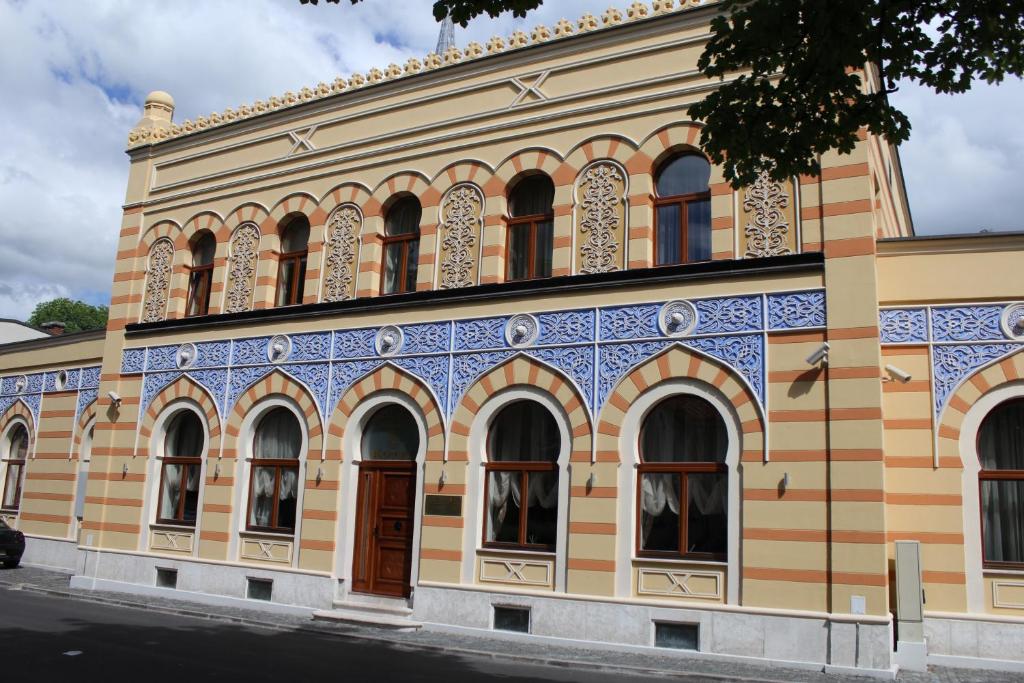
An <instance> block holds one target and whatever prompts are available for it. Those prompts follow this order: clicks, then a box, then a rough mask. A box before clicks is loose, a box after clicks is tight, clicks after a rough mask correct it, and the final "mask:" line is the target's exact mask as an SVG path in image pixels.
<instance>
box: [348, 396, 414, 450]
mask: <svg viewBox="0 0 1024 683" xmlns="http://www.w3.org/2000/svg"><path fill="white" fill-rule="evenodd" d="M419 446H420V432H419V428H418V427H417V426H416V419H415V418H414V417H413V416H412V413H410V412H409V411H408V410H407V409H406V408H405V407H404V406H400V405H397V404H394V403H392V404H389V405H386V406H384V407H382V408H379V409H378V410H377V411H376V412H374V413H373V415H371V416H370V419H369V420H368V421H367V423H366V428H365V429H364V430H363V442H362V449H361V450H362V456H363V459H364V460H406V461H410V460H415V459H416V453H417V452H418V451H419Z"/></svg>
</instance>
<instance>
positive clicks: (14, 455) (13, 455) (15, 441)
mask: <svg viewBox="0 0 1024 683" xmlns="http://www.w3.org/2000/svg"><path fill="white" fill-rule="evenodd" d="M9 439H10V441H9V446H8V450H7V457H8V458H9V459H11V460H24V459H25V456H26V454H27V453H28V430H26V429H25V427H24V426H22V425H20V424H19V425H17V426H16V427H15V428H14V429H12V430H11V435H10V437H9Z"/></svg>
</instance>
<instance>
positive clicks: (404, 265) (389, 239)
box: [380, 195, 423, 296]
mask: <svg viewBox="0 0 1024 683" xmlns="http://www.w3.org/2000/svg"><path fill="white" fill-rule="evenodd" d="M409 200H415V201H416V204H417V206H418V207H419V210H420V217H419V220H418V221H417V222H416V230H414V231H412V232H406V233H402V234H399V235H389V234H388V218H389V217H390V214H391V212H392V211H394V210H395V207H397V206H398V205H399V204H401V203H402V202H405V201H409ZM422 223H423V203H422V202H421V201H420V200H419V197H417V196H415V195H404V196H399V197H397V198H396V199H395V201H394V202H392V203H391V206H389V207H388V210H387V211H386V212H385V214H384V233H383V236H382V237H381V251H380V256H381V269H380V293H381V296H391V295H393V294H408V293H410V292H415V291H416V287H417V284H418V283H417V281H418V280H419V254H420V251H419V241H420V237H421V236H422V233H423V231H422V230H421V227H420V226H421V225H422ZM414 241H415V242H416V243H417V245H416V247H417V248H416V258H417V262H416V263H415V264H414V265H415V266H416V274H415V277H414V278H413V284H412V288H411V289H410V288H409V246H410V244H411V243H412V242H414ZM392 244H397V245H399V248H400V249H401V259H400V260H401V266H400V267H399V269H398V272H399V274H400V277H399V278H398V287H397V289H395V291H393V292H388V291H385V289H386V287H387V282H388V247H389V246H390V245H392Z"/></svg>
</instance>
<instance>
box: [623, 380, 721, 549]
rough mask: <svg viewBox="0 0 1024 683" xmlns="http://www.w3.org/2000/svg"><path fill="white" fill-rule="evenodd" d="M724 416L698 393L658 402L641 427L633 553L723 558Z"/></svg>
mask: <svg viewBox="0 0 1024 683" xmlns="http://www.w3.org/2000/svg"><path fill="white" fill-rule="evenodd" d="M728 440H729V439H728V436H727V435H726V430H725V422H724V421H723V420H722V416H721V415H720V414H719V412H718V411H717V410H716V409H715V408H714V406H712V405H711V404H710V403H708V402H707V401H706V400H704V399H703V398H699V397H697V396H689V395H679V396H673V397H671V398H667V399H665V400H664V401H662V402H660V403H659V404H657V405H656V406H655V407H654V408H653V409H651V411H650V412H649V413H648V414H647V416H646V417H645V418H644V421H643V425H642V426H641V428H640V465H639V468H638V475H637V505H638V507H639V511H638V514H637V525H638V527H639V528H638V530H637V554H638V555H644V556H654V557H687V558H695V559H715V560H723V559H725V555H726V544H727V530H728V526H727V511H728V493H729V481H728V471H727V470H726V465H725V454H726V450H727V448H728Z"/></svg>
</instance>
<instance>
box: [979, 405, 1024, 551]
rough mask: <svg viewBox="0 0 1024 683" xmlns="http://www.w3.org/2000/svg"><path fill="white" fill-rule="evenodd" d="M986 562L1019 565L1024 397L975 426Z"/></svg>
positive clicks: (1023, 528) (1023, 522)
mask: <svg viewBox="0 0 1024 683" xmlns="http://www.w3.org/2000/svg"><path fill="white" fill-rule="evenodd" d="M978 457H979V459H980V460H981V472H979V473H978V480H979V481H978V486H979V488H980V495H981V530H982V540H983V543H982V546H983V547H984V559H985V565H986V566H992V567H998V566H1013V567H1015V568H1018V569H1019V568H1020V565H1021V564H1024V398H1016V399H1012V400H1010V401H1007V402H1005V403H1002V404H1000V405H998V406H996V408H995V409H993V410H992V412H991V413H989V414H988V415H987V416H986V417H985V420H984V422H982V423H981V428H980V429H979V430H978Z"/></svg>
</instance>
